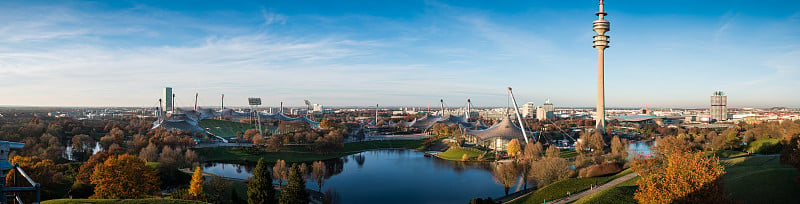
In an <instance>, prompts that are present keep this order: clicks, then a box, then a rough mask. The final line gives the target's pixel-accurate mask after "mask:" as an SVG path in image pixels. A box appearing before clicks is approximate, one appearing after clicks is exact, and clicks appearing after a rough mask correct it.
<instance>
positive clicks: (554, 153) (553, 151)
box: [545, 145, 561, 158]
mask: <svg viewBox="0 0 800 204" xmlns="http://www.w3.org/2000/svg"><path fill="white" fill-rule="evenodd" d="M545 156H546V157H549V158H558V157H560V156H561V150H559V149H558V148H557V147H556V146H555V145H550V146H549V147H547V151H546V152H545Z"/></svg>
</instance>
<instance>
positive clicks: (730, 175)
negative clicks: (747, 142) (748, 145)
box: [722, 155, 800, 203]
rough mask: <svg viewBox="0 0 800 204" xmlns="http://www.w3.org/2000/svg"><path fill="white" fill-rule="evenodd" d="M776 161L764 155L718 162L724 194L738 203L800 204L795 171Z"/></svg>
mask: <svg viewBox="0 0 800 204" xmlns="http://www.w3.org/2000/svg"><path fill="white" fill-rule="evenodd" d="M779 160H780V158H779V156H778V155H765V156H750V157H740V158H735V159H729V160H725V161H722V164H723V165H724V166H725V172H726V173H725V175H723V176H722V181H723V182H724V183H725V184H724V188H725V192H726V193H728V195H729V197H730V198H732V199H734V200H736V201H739V202H742V203H800V196H797V195H798V194H800V185H798V184H797V183H795V182H794V178H796V177H797V176H798V173H797V170H796V169H794V168H792V167H791V166H788V165H782V164H780V161H779Z"/></svg>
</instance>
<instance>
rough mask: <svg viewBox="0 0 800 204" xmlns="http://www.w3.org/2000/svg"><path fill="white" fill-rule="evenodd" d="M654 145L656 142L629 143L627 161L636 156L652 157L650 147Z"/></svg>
mask: <svg viewBox="0 0 800 204" xmlns="http://www.w3.org/2000/svg"><path fill="white" fill-rule="evenodd" d="M655 144H656V142H655V141H653V140H649V141H637V142H633V143H631V144H630V145H629V146H628V159H631V158H633V157H635V156H637V155H642V156H652V153H651V152H650V147H652V146H653V145H655Z"/></svg>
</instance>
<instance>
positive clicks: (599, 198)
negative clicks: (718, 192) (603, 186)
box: [576, 151, 800, 203]
mask: <svg viewBox="0 0 800 204" xmlns="http://www.w3.org/2000/svg"><path fill="white" fill-rule="evenodd" d="M731 152H734V151H731ZM732 155H733V154H732ZM779 160H780V159H779V156H778V155H756V156H749V157H743V156H738V157H737V158H732V159H728V160H724V161H721V163H722V165H724V166H725V172H726V173H725V175H723V176H722V182H723V183H724V185H723V186H724V188H725V193H726V194H727V195H728V197H729V198H731V199H733V200H735V201H737V202H741V203H800V197H797V195H798V194H800V186H798V185H797V183H795V182H794V179H793V178H796V177H797V176H798V173H797V170H795V169H794V168H792V167H791V166H788V165H781V164H780V162H779ZM638 178H639V177H637V179H631V180H628V181H626V182H624V183H622V184H619V185H617V186H614V188H612V189H608V190H605V191H601V192H598V193H595V194H592V195H591V196H587V197H585V198H582V199H580V200H578V201H577V202H576V203H635V202H636V201H635V200H634V199H633V194H634V193H635V192H636V189H638V185H636V182H635V180H638Z"/></svg>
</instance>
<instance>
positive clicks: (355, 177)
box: [204, 150, 515, 203]
mask: <svg viewBox="0 0 800 204" xmlns="http://www.w3.org/2000/svg"><path fill="white" fill-rule="evenodd" d="M326 165H327V166H328V169H329V171H331V169H334V175H332V176H331V177H330V178H329V179H328V180H327V181H325V184H324V185H323V187H324V188H323V190H322V192H325V191H326V189H331V190H332V191H335V192H336V193H337V194H338V195H339V196H338V197H339V200H340V201H341V202H342V203H468V202H469V200H470V199H473V198H478V197H481V198H486V197H492V198H497V197H500V196H503V195H504V192H503V187H502V186H500V185H499V184H497V183H495V182H494V180H493V178H492V174H491V171H490V169H491V167H492V166H491V165H493V164H486V163H484V164H480V163H476V164H465V163H463V162H454V161H445V160H441V159H437V158H429V157H424V156H423V153H422V152H418V151H412V150H375V151H367V152H362V153H359V154H354V155H350V156H346V157H342V158H340V159H336V160H331V161H326ZM204 171H205V172H208V173H212V174H217V175H220V176H224V177H231V178H239V179H246V178H247V177H249V176H250V175H251V172H252V166H245V165H237V164H222V163H207V164H205V165H204ZM306 188H308V189H314V190H316V189H317V185H316V184H315V183H314V182H312V181H309V182H307V183H306ZM514 190H515V188H512V189H511V190H510V192H513V191H514ZM510 192H509V193H510Z"/></svg>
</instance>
